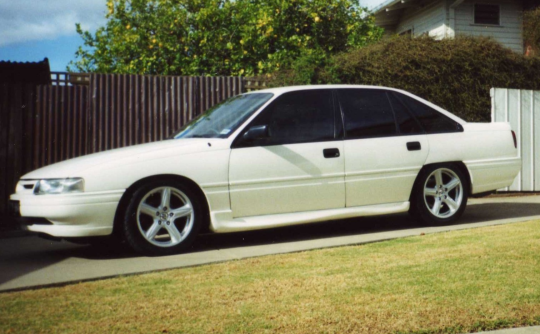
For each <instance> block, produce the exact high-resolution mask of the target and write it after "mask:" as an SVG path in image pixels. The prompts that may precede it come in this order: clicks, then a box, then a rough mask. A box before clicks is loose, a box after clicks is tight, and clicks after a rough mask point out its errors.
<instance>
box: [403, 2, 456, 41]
mask: <svg viewBox="0 0 540 334" xmlns="http://www.w3.org/2000/svg"><path fill="white" fill-rule="evenodd" d="M445 2H446V1H444V0H437V1H434V2H432V3H430V4H428V5H426V6H425V7H424V8H422V9H420V10H419V9H418V8H409V9H407V10H406V11H405V12H404V13H403V16H402V18H401V20H400V22H399V24H398V26H397V28H396V33H398V34H400V33H402V32H405V31H407V30H409V29H411V30H412V32H413V36H415V37H418V36H422V35H423V34H429V36H431V37H434V38H436V39H442V38H444V37H445V21H446V3H445Z"/></svg>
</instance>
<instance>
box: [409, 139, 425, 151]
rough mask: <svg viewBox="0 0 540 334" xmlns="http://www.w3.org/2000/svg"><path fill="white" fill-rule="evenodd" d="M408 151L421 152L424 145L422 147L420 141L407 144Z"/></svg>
mask: <svg viewBox="0 0 540 334" xmlns="http://www.w3.org/2000/svg"><path fill="white" fill-rule="evenodd" d="M407 149H408V150H409V151H420V150H421V149H422V145H420V142H418V141H411V142H408V143H407Z"/></svg>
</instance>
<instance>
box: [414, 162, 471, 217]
mask: <svg viewBox="0 0 540 334" xmlns="http://www.w3.org/2000/svg"><path fill="white" fill-rule="evenodd" d="M467 189H468V184H467V179H466V178H465V175H463V173H462V172H461V170H460V169H459V168H457V167H456V166H454V165H444V166H441V165H439V166H436V165H434V166H428V167H426V168H424V169H423V170H422V171H421V172H420V174H419V175H418V178H417V181H416V184H415V186H414V190H413V194H412V196H411V209H410V212H411V214H412V215H413V216H414V217H416V218H417V219H418V220H419V221H420V223H422V224H423V225H430V226H431V225H447V224H451V223H454V222H455V221H456V220H458V219H459V217H461V215H462V214H463V212H464V211H465V207H466V206H467V198H468V193H467Z"/></svg>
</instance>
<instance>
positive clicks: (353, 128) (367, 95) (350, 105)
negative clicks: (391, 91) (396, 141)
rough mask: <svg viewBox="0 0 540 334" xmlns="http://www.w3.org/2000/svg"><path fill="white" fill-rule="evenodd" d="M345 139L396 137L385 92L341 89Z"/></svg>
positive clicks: (340, 96)
mask: <svg viewBox="0 0 540 334" xmlns="http://www.w3.org/2000/svg"><path fill="white" fill-rule="evenodd" d="M338 94H339V101H340V103H341V108H342V110H343V116H344V121H345V136H346V138H371V137H386V136H393V135H396V133H397V131H396V122H395V119H394V114H393V112H392V107H391V106H390V101H389V99H388V96H387V94H386V92H385V91H382V90H375V89H341V90H339V91H338Z"/></svg>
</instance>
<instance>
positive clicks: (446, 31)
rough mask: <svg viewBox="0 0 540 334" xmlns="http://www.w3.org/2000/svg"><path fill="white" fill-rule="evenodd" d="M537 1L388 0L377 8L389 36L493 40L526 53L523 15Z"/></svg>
mask: <svg viewBox="0 0 540 334" xmlns="http://www.w3.org/2000/svg"><path fill="white" fill-rule="evenodd" d="M536 2H537V1H535V0H387V1H385V2H384V3H383V4H382V5H380V6H378V7H376V8H375V9H374V10H373V11H374V13H375V23H376V24H377V25H378V26H380V27H383V28H385V29H386V31H387V33H389V34H410V35H411V36H413V37H416V36H422V35H429V36H432V37H434V38H436V39H442V38H452V37H454V36H458V35H472V36H490V37H493V38H494V39H495V40H497V41H499V42H500V43H501V44H503V45H504V46H506V47H508V48H510V49H512V50H514V51H516V52H519V53H523V51H524V45H523V11H524V9H526V8H528V7H532V6H534V5H536Z"/></svg>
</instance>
